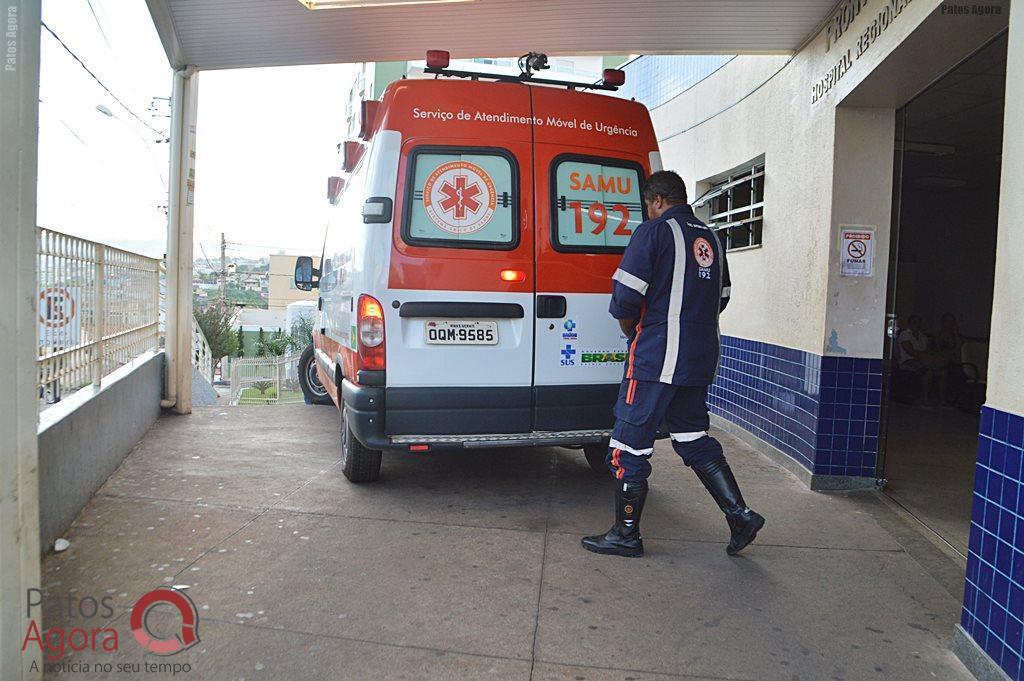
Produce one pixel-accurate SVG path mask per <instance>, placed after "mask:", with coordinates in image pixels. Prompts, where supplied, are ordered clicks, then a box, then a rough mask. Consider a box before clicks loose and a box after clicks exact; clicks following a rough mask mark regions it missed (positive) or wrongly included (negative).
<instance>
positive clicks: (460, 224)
mask: <svg viewBox="0 0 1024 681" xmlns="http://www.w3.org/2000/svg"><path fill="white" fill-rule="evenodd" d="M496 194H497V193H496V192H495V190H494V182H493V181H492V180H491V176H490V175H488V174H487V172H486V171H485V170H484V169H483V168H481V167H480V166H478V165H476V164H475V163H470V162H469V161H449V162H447V163H442V164H441V165H439V166H438V167H437V168H435V169H434V172H432V173H430V176H429V177H427V182H426V184H424V185H423V208H424V209H425V210H426V211H427V216H429V217H430V219H431V221H433V223H434V224H435V225H437V226H438V227H440V228H441V229H443V230H444V231H446V232H448V233H450V234H456V235H459V234H473V233H474V232H479V231H480V230H481V229H483V228H484V227H485V226H486V225H487V223H488V222H490V221H491V218H492V217H493V216H494V207H495V205H496V198H497V196H496Z"/></svg>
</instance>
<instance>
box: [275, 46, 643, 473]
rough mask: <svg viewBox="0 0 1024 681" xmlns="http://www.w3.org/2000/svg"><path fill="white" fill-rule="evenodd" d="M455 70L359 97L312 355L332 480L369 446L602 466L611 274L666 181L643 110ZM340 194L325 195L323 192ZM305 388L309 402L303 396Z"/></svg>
mask: <svg viewBox="0 0 1024 681" xmlns="http://www.w3.org/2000/svg"><path fill="white" fill-rule="evenodd" d="M528 56H529V57H530V58H531V59H532V60H533V61H529V60H528V61H527V64H528V66H527V68H526V69H525V70H524V73H523V75H522V76H520V77H518V78H516V77H505V76H495V75H484V74H471V73H465V72H460V71H450V70H448V69H447V68H446V67H447V65H448V60H447V53H444V52H432V53H430V54H429V55H428V62H427V69H426V70H427V72H428V73H434V74H436V75H437V78H435V79H433V80H413V79H409V80H401V81H398V82H395V83H392V84H391V85H390V86H388V88H387V90H386V91H385V93H384V95H383V97H382V98H381V101H380V102H364V104H363V115H364V117H363V125H362V132H361V135H360V137H361V138H362V139H361V140H360V141H358V143H357V142H346V143H345V152H346V153H345V157H346V160H345V164H344V165H345V167H346V170H350V171H351V172H350V175H349V177H348V178H347V180H346V181H345V183H344V185H345V186H344V189H343V191H342V192H341V194H340V200H339V201H338V203H337V205H336V206H335V207H334V208H332V209H331V211H332V213H333V214H332V217H331V218H330V221H329V225H328V228H327V234H326V237H325V245H324V251H323V255H322V261H321V262H322V267H321V268H320V270H316V269H314V268H313V262H312V259H311V258H308V257H303V258H300V259H299V262H298V264H297V266H296V275H295V279H296V285H297V286H298V287H299V288H304V289H307V290H308V289H309V288H312V287H318V288H319V294H320V303H319V307H320V310H319V321H318V322H317V323H316V324H315V328H314V332H313V347H312V348H311V349H310V350H309V351H308V352H307V361H308V362H309V364H308V366H307V367H304V368H305V369H307V370H308V372H306V371H302V372H300V373H301V374H304V375H305V377H306V380H305V381H304V382H303V383H304V385H306V384H319V386H320V387H319V391H320V392H319V393H318V394H313V395H312V398H314V399H316V398H318V397H319V398H320V399H321V400H324V401H325V400H327V399H328V397H329V399H330V400H331V401H332V402H334V404H336V405H337V406H338V408H339V409H340V412H341V429H342V452H341V455H342V459H343V468H344V473H345V475H346V476H347V477H348V479H349V480H352V481H354V482H364V481H370V480H374V479H376V478H377V476H378V474H379V471H380V463H381V452H382V451H405V452H414V453H429V452H432V451H436V450H440V449H451V448H458V449H471V448H491V447H513V446H515V447H521V446H552V445H557V446H568V447H577V448H583V449H584V451H585V452H586V454H587V459H588V461H590V462H591V465H592V466H594V467H595V468H597V469H600V470H603V469H604V457H605V452H606V449H605V448H606V443H607V440H608V438H609V436H610V430H611V426H612V424H613V417H612V407H613V405H614V403H615V398H616V395H617V391H618V385H619V382H620V380H621V378H622V371H623V361H624V360H625V357H626V338H625V337H624V336H623V335H622V333H621V332H620V330H619V325H618V323H617V322H616V321H615V320H614V319H612V318H611V317H610V316H609V314H608V303H609V299H610V295H611V285H612V281H611V276H612V273H613V272H614V271H615V268H616V267H617V266H618V262H619V259H620V258H621V254H622V251H623V249H624V247H625V245H626V243H627V242H628V241H629V238H630V235H631V234H632V232H633V229H635V228H636V226H637V225H638V224H639V223H640V222H642V221H643V220H644V219H645V216H644V207H643V201H642V199H641V196H640V184H641V182H642V181H643V180H644V178H645V177H646V176H647V175H648V174H650V173H651V172H653V171H655V170H659V169H660V165H661V162H660V157H659V155H658V146H657V140H656V139H655V136H654V131H653V128H652V126H651V120H650V115H649V114H648V111H647V109H646V108H645V107H644V106H643V105H641V104H639V103H637V102H634V101H630V100H626V99H622V98H618V97H613V96H609V95H602V94H596V93H591V92H584V91H580V90H581V88H586V89H604V90H611V89H615V87H616V85H620V84H621V82H622V78H623V74H622V72H621V71H614V70H609V71H606V72H605V80H604V81H603V82H601V83H598V84H595V85H589V86H588V85H580V84H579V83H557V82H556V81H551V80H546V79H541V78H537V77H536V74H535V73H533V69H531V68H530V67H529V64H533V65H538V64H542V63H543V61H542V60H541V58H542V57H543V55H528ZM336 186H337V183H336V184H335V187H336ZM307 396H309V395H307Z"/></svg>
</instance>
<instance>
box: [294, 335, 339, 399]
mask: <svg viewBox="0 0 1024 681" xmlns="http://www.w3.org/2000/svg"><path fill="white" fill-rule="evenodd" d="M299 386H300V387H301V388H302V396H303V397H304V398H306V404H333V400H331V394H330V393H329V392H327V388H326V387H325V386H324V384H323V383H321V382H320V377H319V376H318V375H317V373H316V351H315V350H314V349H313V344H312V343H310V344H309V345H307V346H306V349H305V350H303V351H302V356H301V357H299Z"/></svg>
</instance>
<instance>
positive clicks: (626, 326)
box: [619, 319, 636, 338]
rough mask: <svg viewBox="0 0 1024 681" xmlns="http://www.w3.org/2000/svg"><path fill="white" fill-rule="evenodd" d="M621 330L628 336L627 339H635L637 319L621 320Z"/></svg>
mask: <svg viewBox="0 0 1024 681" xmlns="http://www.w3.org/2000/svg"><path fill="white" fill-rule="evenodd" d="M619 328H620V329H622V333H624V334H626V338H632V337H633V330H634V329H636V320H635V319H620V320H619Z"/></svg>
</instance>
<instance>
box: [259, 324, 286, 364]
mask: <svg viewBox="0 0 1024 681" xmlns="http://www.w3.org/2000/svg"><path fill="white" fill-rule="evenodd" d="M290 341H291V339H290V337H289V336H286V335H284V331H282V330H281V329H278V330H277V331H274V332H273V333H271V334H270V335H269V336H268V335H266V334H264V333H263V329H262V328H261V329H260V335H259V336H257V338H256V356H257V357H279V356H281V355H283V354H285V353H286V352H288V347H289V343H290Z"/></svg>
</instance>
